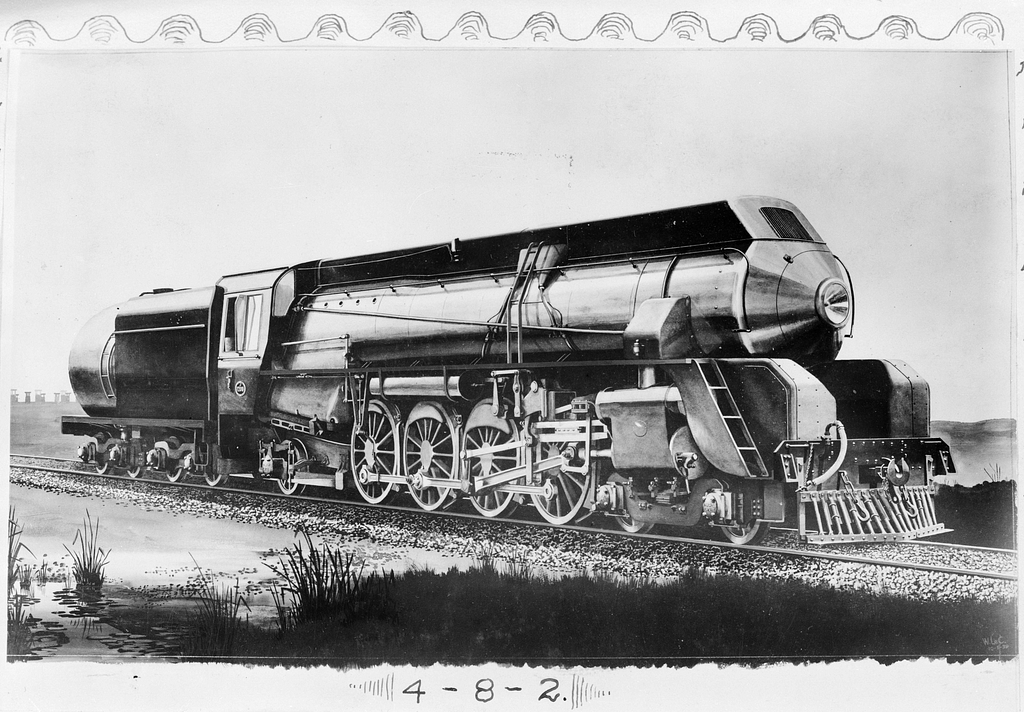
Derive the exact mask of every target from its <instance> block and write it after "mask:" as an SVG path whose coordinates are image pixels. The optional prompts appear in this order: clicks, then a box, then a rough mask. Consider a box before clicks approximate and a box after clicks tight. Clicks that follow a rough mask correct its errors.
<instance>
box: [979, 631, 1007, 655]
mask: <svg viewBox="0 0 1024 712" xmlns="http://www.w3.org/2000/svg"><path fill="white" fill-rule="evenodd" d="M981 643H982V645H984V646H985V648H986V649H987V650H988V652H989V653H995V654H996V655H1002V654H1003V653H1005V652H1008V651H1009V650H1010V644H1009V643H1008V642H1006V641H1005V640H1003V636H1001V635H998V636H995V635H990V636H988V637H987V638H982V639H981Z"/></svg>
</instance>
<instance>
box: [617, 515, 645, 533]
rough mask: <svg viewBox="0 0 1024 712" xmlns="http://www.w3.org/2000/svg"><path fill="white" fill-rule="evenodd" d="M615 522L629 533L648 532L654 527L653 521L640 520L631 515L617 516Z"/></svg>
mask: <svg viewBox="0 0 1024 712" xmlns="http://www.w3.org/2000/svg"><path fill="white" fill-rule="evenodd" d="M615 523H616V524H618V525H619V529H621V530H622V531H624V532H626V533H627V534H646V533H648V532H649V531H651V530H652V529H654V524H653V523H651V522H638V521H636V520H635V519H633V517H630V516H629V515H626V516H625V517H615Z"/></svg>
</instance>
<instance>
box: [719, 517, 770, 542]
mask: <svg viewBox="0 0 1024 712" xmlns="http://www.w3.org/2000/svg"><path fill="white" fill-rule="evenodd" d="M769 529H771V524H769V523H768V522H751V523H750V524H737V525H735V526H732V527H722V533H723V534H724V535H725V538H726V539H728V540H729V541H730V542H732V543H733V544H750V545H754V544H760V543H761V542H762V541H764V538H765V537H766V536H768V530H769Z"/></svg>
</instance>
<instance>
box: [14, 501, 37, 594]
mask: <svg viewBox="0 0 1024 712" xmlns="http://www.w3.org/2000/svg"><path fill="white" fill-rule="evenodd" d="M23 532H24V529H22V528H21V524H19V523H18V517H17V512H16V511H15V509H14V507H9V508H8V510H7V592H8V594H10V593H11V592H12V591H14V588H15V586H17V584H18V582H19V580H20V578H21V576H22V566H21V553H22V552H23V551H27V552H28V553H29V554H32V550H31V549H29V548H28V547H27V546H25V544H24V542H22V541H21V535H22V533H23ZM32 556H35V554H32Z"/></svg>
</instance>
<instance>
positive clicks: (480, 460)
mask: <svg viewBox="0 0 1024 712" xmlns="http://www.w3.org/2000/svg"><path fill="white" fill-rule="evenodd" d="M508 427H509V431H510V432H505V431H503V430H501V429H499V428H498V427H496V426H494V425H480V426H476V427H473V428H470V429H469V430H467V431H466V436H465V447H464V449H465V450H477V449H480V448H483V447H492V446H494V445H501V444H504V443H507V442H510V441H512V440H514V439H515V437H516V432H515V430H514V429H513V427H514V426H513V424H511V423H509V424H508ZM516 452H518V451H516ZM518 464H519V457H518V455H517V454H509V453H504V452H503V453H493V454H490V455H481V456H478V457H471V458H469V459H467V460H466V466H467V467H469V477H470V479H473V478H474V477H481V476H483V475H489V474H498V473H501V472H506V471H508V470H511V469H512V468H514V467H516V466H517V465H518ZM470 502H471V503H472V504H473V507H474V508H475V509H476V511H478V512H480V514H482V515H484V516H485V517H500V516H501V515H503V514H506V513H508V512H509V511H510V510H511V509H513V508H514V507H515V503H516V498H515V495H513V494H512V493H511V492H504V491H502V490H500V489H497V490H491V491H490V492H486V493H484V494H479V495H475V496H473V497H471V498H470Z"/></svg>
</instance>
